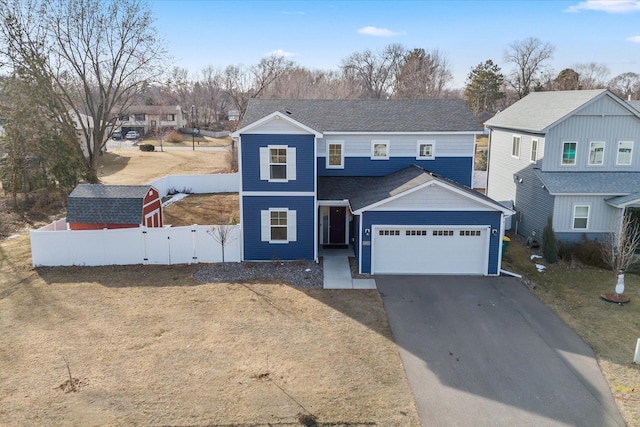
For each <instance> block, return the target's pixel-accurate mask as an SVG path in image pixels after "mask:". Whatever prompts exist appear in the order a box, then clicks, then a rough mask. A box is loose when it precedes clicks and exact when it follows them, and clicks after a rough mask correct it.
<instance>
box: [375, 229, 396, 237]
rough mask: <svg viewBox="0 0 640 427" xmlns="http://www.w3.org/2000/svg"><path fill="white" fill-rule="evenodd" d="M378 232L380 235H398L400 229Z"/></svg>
mask: <svg viewBox="0 0 640 427" xmlns="http://www.w3.org/2000/svg"><path fill="white" fill-rule="evenodd" d="M378 234H379V235H380V236H399V235H400V230H380V231H379V232H378Z"/></svg>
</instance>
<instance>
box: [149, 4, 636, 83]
mask: <svg viewBox="0 0 640 427" xmlns="http://www.w3.org/2000/svg"><path fill="white" fill-rule="evenodd" d="M149 4H150V7H151V10H152V11H153V14H154V16H155V18H156V26H157V28H158V31H159V35H160V36H161V37H162V38H163V39H164V40H165V42H166V44H165V46H166V48H167V50H168V51H169V53H170V54H171V55H172V56H173V58H174V65H175V66H178V67H182V68H186V69H188V70H189V72H190V73H193V74H194V75H195V74H197V73H199V71H200V70H202V69H203V68H205V67H207V66H213V67H214V68H222V67H226V66H228V65H237V64H244V65H253V64H257V63H258V62H259V61H260V59H261V58H263V57H264V56H268V55H273V54H277V55H282V56H285V57H287V58H288V59H290V60H293V61H294V62H296V63H297V64H299V65H301V66H304V67H307V68H310V69H320V70H338V69H339V67H340V62H341V60H342V59H344V58H346V57H348V56H349V55H351V54H352V53H354V52H361V51H364V50H365V49H370V50H372V51H374V52H378V51H380V50H382V49H383V48H384V47H385V46H387V45H389V44H391V43H400V44H402V45H403V46H404V47H406V48H408V49H413V48H424V49H425V50H426V51H430V50H433V49H438V50H440V51H441V52H443V53H444V54H445V55H446V57H447V58H448V60H449V63H450V65H451V70H452V72H453V76H454V80H453V82H452V83H451V87H453V88H460V87H463V86H464V84H465V80H466V78H467V75H468V74H469V72H470V71H471V69H473V68H474V67H475V66H477V65H478V64H480V63H483V62H484V61H486V60H488V59H491V60H493V62H494V63H497V64H498V65H499V66H500V67H501V68H502V71H503V73H505V74H506V73H508V72H509V71H510V70H511V69H512V68H513V66H512V65H511V64H509V63H507V62H505V61H504V51H505V49H506V48H507V47H508V46H509V44H510V43H513V42H516V41H520V40H523V39H525V38H528V37H536V38H538V39H540V40H541V41H543V42H549V43H551V44H552V45H554V46H555V52H554V55H553V59H552V60H550V61H548V65H549V66H550V67H551V68H552V69H553V70H554V71H555V72H560V71H561V70H563V69H565V68H568V67H571V66H572V65H574V64H576V63H586V62H597V63H599V64H604V65H606V66H607V67H609V69H610V71H611V74H610V78H612V77H615V76H616V75H618V74H621V73H624V72H635V73H639V74H640V0H587V1H561V0H557V1H556V0H538V1H517V0H514V1H506V0H504V1H474V0H466V1H435V0H433V1H428V0H426V1H382V0H381V1H313V0H311V1H213V0H208V1H207V0H200V1H193V0H191V1H178V0H150V3H149Z"/></svg>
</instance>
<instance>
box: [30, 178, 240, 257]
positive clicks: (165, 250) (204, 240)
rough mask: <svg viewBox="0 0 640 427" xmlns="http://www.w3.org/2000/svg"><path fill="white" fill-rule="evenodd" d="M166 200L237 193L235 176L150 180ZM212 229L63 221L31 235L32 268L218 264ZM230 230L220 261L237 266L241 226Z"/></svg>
mask: <svg viewBox="0 0 640 427" xmlns="http://www.w3.org/2000/svg"><path fill="white" fill-rule="evenodd" d="M149 185H153V186H154V187H155V188H156V189H157V190H158V192H160V194H161V195H162V196H163V197H164V196H166V195H167V194H168V193H170V192H176V191H177V192H181V191H183V190H187V191H188V192H189V193H194V194H197V193H236V192H238V191H239V189H240V178H239V175H238V174H237V173H236V174H211V175H171V176H165V177H163V178H160V179H158V180H155V181H152V182H150V183H149ZM212 227H217V226H211V225H192V226H188V227H162V228H147V227H139V228H121V229H104V230H67V224H66V220H65V219H61V220H59V221H56V222H53V223H51V224H48V225H46V226H44V227H42V228H39V229H37V230H32V231H31V232H30V238H31V258H32V262H33V265H34V266H35V267H41V266H62V265H87V266H97V265H128V264H164V265H171V264H196V263H200V262H222V246H221V245H220V243H218V242H217V241H216V240H215V239H214V238H213V236H212V235H211V233H209V232H208V231H211V229H212ZM226 227H229V229H230V232H229V235H228V239H227V242H226V243H225V250H224V258H225V261H228V262H240V260H241V254H240V225H234V226H226Z"/></svg>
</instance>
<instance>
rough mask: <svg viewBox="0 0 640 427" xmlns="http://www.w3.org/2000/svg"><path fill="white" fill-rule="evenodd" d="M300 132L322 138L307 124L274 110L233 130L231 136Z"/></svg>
mask: <svg viewBox="0 0 640 427" xmlns="http://www.w3.org/2000/svg"><path fill="white" fill-rule="evenodd" d="M243 133H244V134H247V133H249V134H251V133H254V134H255V133H259V134H294V133H295V134H300V133H308V134H312V135H314V136H316V137H317V138H322V134H321V133H320V132H317V131H316V130H314V129H312V128H310V127H309V126H307V125H305V124H303V123H300V122H298V121H296V120H295V119H293V118H291V117H290V116H289V115H288V114H287V113H282V112H280V111H274V112H272V113H271V114H269V115H267V116H264V117H262V118H261V119H260V120H256V121H255V122H253V123H250V124H249V125H247V126H243V127H242V128H240V129H238V130H237V131H235V132H234V133H233V134H232V136H234V137H237V136H239V135H241V134H243Z"/></svg>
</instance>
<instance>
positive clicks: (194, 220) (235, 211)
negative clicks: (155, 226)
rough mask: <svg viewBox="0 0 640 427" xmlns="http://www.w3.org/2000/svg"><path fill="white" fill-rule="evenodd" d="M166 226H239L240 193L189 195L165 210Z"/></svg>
mask: <svg viewBox="0 0 640 427" xmlns="http://www.w3.org/2000/svg"><path fill="white" fill-rule="evenodd" d="M163 214H164V221H163V222H164V224H171V225H172V226H174V227H180V226H189V225H192V224H200V225H214V224H231V223H233V224H237V223H238V222H239V220H240V202H239V198H238V193H217V194H189V195H188V196H187V197H185V198H184V199H181V200H179V201H177V202H175V203H172V204H171V205H169V206H167V207H166V208H164V210H163Z"/></svg>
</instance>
